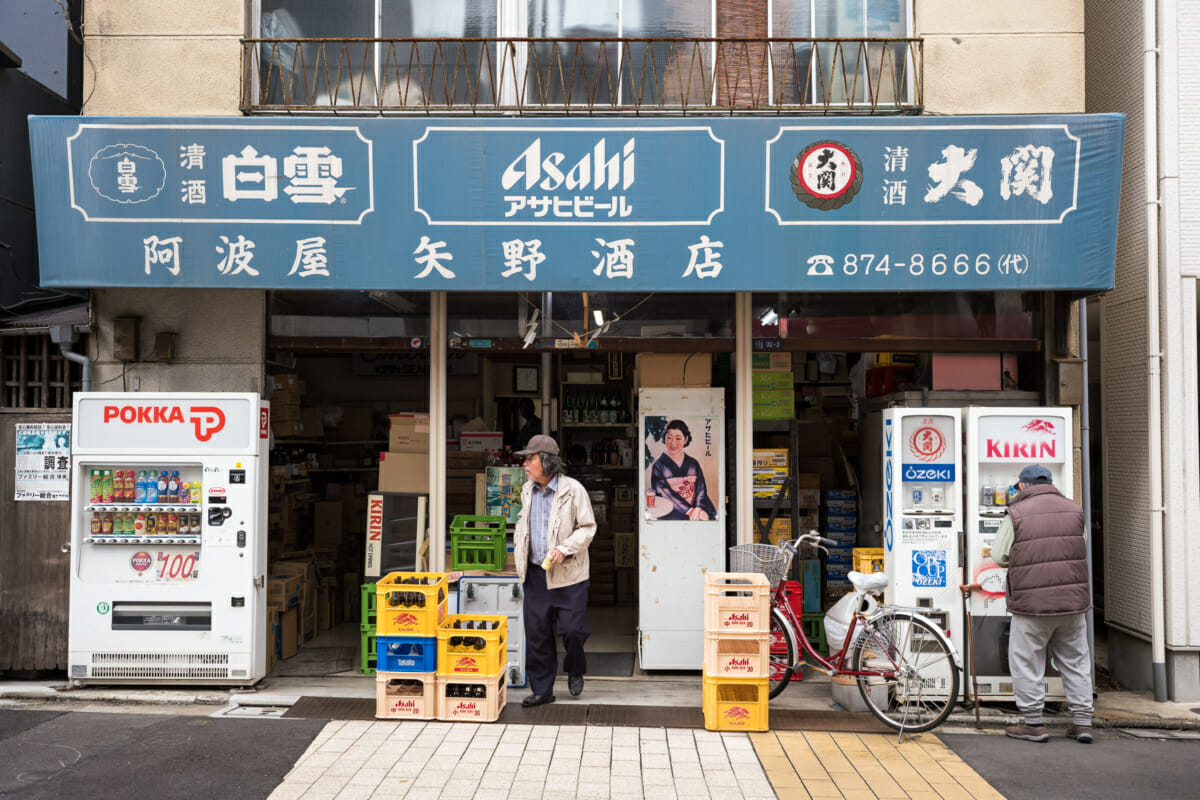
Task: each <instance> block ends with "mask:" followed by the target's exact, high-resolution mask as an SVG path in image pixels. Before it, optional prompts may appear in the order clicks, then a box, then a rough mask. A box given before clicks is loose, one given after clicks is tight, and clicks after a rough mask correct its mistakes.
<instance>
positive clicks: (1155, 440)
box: [1142, 0, 1169, 703]
mask: <svg viewBox="0 0 1200 800" xmlns="http://www.w3.org/2000/svg"><path fill="white" fill-rule="evenodd" d="M1160 1H1162V0H1142V29H1143V38H1144V40H1145V41H1144V53H1143V65H1142V104H1143V105H1142V115H1143V120H1142V124H1143V125H1144V126H1145V130H1144V136H1143V138H1144V140H1145V151H1144V164H1145V167H1144V168H1145V171H1146V324H1147V328H1148V334H1149V336H1148V343H1147V353H1146V379H1147V384H1148V386H1147V388H1148V394H1149V401H1148V402H1149V407H1148V410H1149V428H1150V430H1149V439H1150V441H1149V442H1148V445H1149V448H1148V454H1149V459H1150V649H1151V669H1152V671H1153V678H1154V699H1155V700H1156V701H1158V702H1160V703H1163V702H1166V700H1167V646H1166V620H1165V614H1166V591H1165V587H1164V585H1163V565H1164V558H1163V550H1164V548H1163V516H1164V513H1165V509H1164V507H1163V470H1162V433H1163V430H1162V359H1163V353H1162V342H1161V337H1160V334H1159V297H1158V294H1159V291H1160V289H1159V279H1160V276H1159V270H1160V268H1161V264H1160V260H1159V247H1158V238H1159V219H1158V217H1159V203H1160V202H1161V201H1160V198H1159V192H1158V167H1159V164H1158V135H1159V131H1158V93H1159V91H1160V87H1159V85H1158V31H1157V27H1156V25H1157V12H1158V8H1157V6H1158V3H1159V2H1160ZM1167 2H1169V0H1167Z"/></svg>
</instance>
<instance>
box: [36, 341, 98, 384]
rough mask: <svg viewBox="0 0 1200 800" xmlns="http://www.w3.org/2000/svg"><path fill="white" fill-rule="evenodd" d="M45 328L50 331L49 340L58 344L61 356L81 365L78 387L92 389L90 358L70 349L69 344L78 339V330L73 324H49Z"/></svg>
mask: <svg viewBox="0 0 1200 800" xmlns="http://www.w3.org/2000/svg"><path fill="white" fill-rule="evenodd" d="M47 330H48V331H49V332H50V341H51V342H53V343H54V344H56V345H58V349H59V351H60V352H61V353H62V357H63V358H65V359H66V360H67V361H72V362H74V363H76V364H79V365H80V366H81V367H83V379H82V380H81V381H80V389H81V391H84V392H90V391H91V390H92V360H91V359H90V358H88V357H87V356H85V355H84V354H83V353H76V352H75V351H74V350H72V349H71V345H73V344H75V342H77V341H79V331H77V330H76V329H75V326H74V325H51V326H50V327H49V328H48V329H47Z"/></svg>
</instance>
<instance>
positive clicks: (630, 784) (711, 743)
mask: <svg viewBox="0 0 1200 800" xmlns="http://www.w3.org/2000/svg"><path fill="white" fill-rule="evenodd" d="M777 757H778V758H782V762H781V763H780V766H782V765H783V764H786V763H787V759H786V756H784V755H783V751H782V750H778V752H777ZM780 774H781V775H782V772H781V773H780ZM795 787H796V788H797V789H800V788H801V786H800V783H799V780H798V779H797V781H796V784H795ZM784 796H789V797H790V796H793V795H790V794H788V795H784V794H779V795H777V794H776V792H775V791H774V790H772V788H771V782H770V781H769V779H768V776H767V773H765V772H764V770H763V764H762V763H760V761H759V756H758V754H757V753H756V751H755V746H754V745H753V744H751V742H750V739H749V737H748V736H747V735H746V734H744V733H713V732H710V731H704V730H691V729H676V728H667V729H664V728H606V727H601V726H566V725H564V726H537V727H533V726H530V725H476V724H470V723H455V724H449V723H442V722H374V723H372V722H363V721H351V722H336V721H335V722H330V723H328V724H327V725H326V726H325V727H324V728H323V729H322V730H321V732H320V733H319V734H318V735H317V736H316V738H315V739H314V740H313V742H312V743H311V744H310V745H309V747H308V749H307V750H306V751H305V753H304V754H303V755H301V757H300V758H299V759H297V761H296V763H295V764H294V765H293V767H292V770H291V771H290V772H289V773H288V774H287V775H286V776H285V777H284V779H283V782H282V783H281V784H280V785H279V786H278V787H276V789H275V790H274V792H272V794H271V798H272V799H273V800H316V799H317V798H337V800H357V799H358V798H362V799H363V800H368V799H370V800H424V799H425V798H429V799H430V800H433V798H448V799H452V800H470V799H471V798H475V800H509V798H512V800H517V798H520V799H521V800H526V799H527V798H528V799H531V800H533V799H537V800H558V798H562V800H567V799H568V798H596V800H602V799H606V798H622V800H625V799H627V800H635V799H636V800H642V799H643V798H654V800H674V798H688V800H693V799H694V800H702V799H703V798H713V797H719V798H721V800H774V798H776V797H784ZM796 796H798V795H796ZM807 796H808V795H807V794H805V795H804V797H807Z"/></svg>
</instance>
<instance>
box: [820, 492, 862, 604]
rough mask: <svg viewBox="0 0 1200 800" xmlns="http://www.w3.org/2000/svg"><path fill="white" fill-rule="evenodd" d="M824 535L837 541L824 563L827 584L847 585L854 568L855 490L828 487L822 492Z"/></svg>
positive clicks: (856, 515) (856, 529)
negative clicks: (823, 493) (828, 488)
mask: <svg viewBox="0 0 1200 800" xmlns="http://www.w3.org/2000/svg"><path fill="white" fill-rule="evenodd" d="M825 535H826V536H827V537H829V538H830V539H833V540H834V541H835V542H837V545H836V546H834V547H830V548H829V558H828V560H827V561H826V563H825V584H826V585H827V586H849V585H850V578H849V574H850V570H852V569H853V568H854V561H853V559H854V545H855V544H856V543H857V538H858V507H857V505H856V502H855V499H854V492H853V491H849V490H843V489H830V490H828V491H826V492H825Z"/></svg>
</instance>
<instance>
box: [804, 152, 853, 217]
mask: <svg viewBox="0 0 1200 800" xmlns="http://www.w3.org/2000/svg"><path fill="white" fill-rule="evenodd" d="M790 171H791V181H792V191H793V192H795V193H796V198H797V199H798V200H799V201H800V202H801V203H804V205H806V206H808V207H809V208H815V209H816V210H818V211H833V210H834V209H836V208H841V207H842V206H844V205H846V204H847V203H849V202H850V201H851V200H853V199H854V197H855V195H857V194H858V190H859V189H861V188H862V182H863V166H862V159H860V158H859V157H858V154H857V153H855V152H854V151H853V150H851V149H850V148H849V147H847V146H846V145H844V144H842V143H841V142H833V141H822V142H814V143H813V144H810V145H809V146H808V147H806V148H804V149H803V150H801V151H800V153H799V155H797V156H796V157H795V158H794V159H793V160H792V166H791V170H790Z"/></svg>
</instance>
